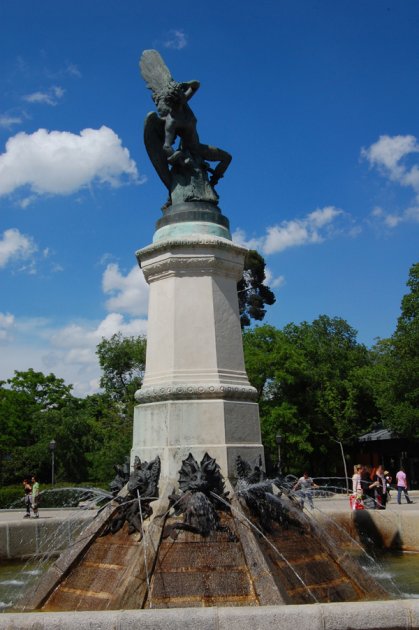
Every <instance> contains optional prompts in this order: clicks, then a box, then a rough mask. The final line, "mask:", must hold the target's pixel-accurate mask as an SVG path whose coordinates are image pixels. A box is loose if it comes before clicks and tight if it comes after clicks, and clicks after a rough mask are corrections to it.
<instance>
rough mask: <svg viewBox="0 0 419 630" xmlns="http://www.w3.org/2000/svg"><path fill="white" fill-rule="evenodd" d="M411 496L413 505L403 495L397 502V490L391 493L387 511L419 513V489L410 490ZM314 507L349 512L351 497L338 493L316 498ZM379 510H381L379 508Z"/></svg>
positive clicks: (328, 510) (329, 510) (327, 510)
mask: <svg viewBox="0 0 419 630" xmlns="http://www.w3.org/2000/svg"><path fill="white" fill-rule="evenodd" d="M409 497H410V498H411V500H412V501H413V505H409V504H408V503H406V500H405V498H404V497H403V496H402V503H401V505H398V503H397V492H394V490H393V492H392V493H391V499H390V503H388V504H387V508H386V512H415V513H418V515H419V490H410V491H409ZM314 507H315V508H318V509H319V510H322V511H323V512H328V513H330V512H346V511H348V512H349V499H348V497H347V496H346V495H344V494H336V495H335V496H334V497H332V498H328V499H320V498H318V499H314ZM378 511H379V512H380V511H381V510H378Z"/></svg>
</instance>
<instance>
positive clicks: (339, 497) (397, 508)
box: [0, 490, 419, 524]
mask: <svg viewBox="0 0 419 630" xmlns="http://www.w3.org/2000/svg"><path fill="white" fill-rule="evenodd" d="M409 496H410V498H411V499H412V501H413V502H414V503H413V505H409V504H408V503H406V501H405V499H404V497H402V503H401V505H398V504H397V493H396V492H394V491H393V492H392V498H391V500H390V503H388V505H387V512H415V513H418V515H419V490H411V491H410V492H409ZM314 507H315V509H318V510H321V511H322V512H326V513H331V512H334V513H336V512H349V511H350V510H349V499H348V497H347V496H346V495H344V494H336V495H334V496H333V497H331V498H315V499H314ZM93 514H94V510H83V509H81V508H73V509H66V508H60V509H56V510H54V509H52V508H48V509H44V510H42V509H40V510H39V519H38V520H39V521H41V520H45V519H48V520H50V519H62V520H65V519H67V518H68V517H70V516H72V517H74V516H76V515H77V516H79V517H80V518H92V516H93ZM23 516H24V511H23V510H0V524H1V523H11V522H18V521H19V522H20V521H21V520H22V519H23ZM32 519H33V517H31V520H32ZM25 520H28V519H25Z"/></svg>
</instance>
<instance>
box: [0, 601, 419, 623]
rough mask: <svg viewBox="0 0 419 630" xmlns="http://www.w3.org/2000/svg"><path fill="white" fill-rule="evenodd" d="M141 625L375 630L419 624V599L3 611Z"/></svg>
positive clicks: (16, 617) (49, 619) (53, 619)
mask: <svg viewBox="0 0 419 630" xmlns="http://www.w3.org/2000/svg"><path fill="white" fill-rule="evenodd" d="M35 624H36V628H37V630H44V628H45V629H48V630H73V629H74V628H77V629H79V628H91V629H92V630H93V628H100V629H101V630H114V629H115V628H124V629H125V630H129V628H133V629H134V628H141V629H142V630H155V629H156V628H159V630H166V628H167V630H169V629H170V630H177V629H178V628H179V630H196V629H197V628H200V630H243V628H244V627H246V628H251V629H255V630H256V629H257V630H265V628H266V630H271V628H275V627H277V628H281V630H300V629H301V630H302V629H305V628H310V630H332V629H336V628H340V629H342V630H343V629H346V628H351V629H353V630H361V629H362V630H370V629H371V630H373V629H374V630H375V629H378V628H380V629H383V630H385V629H388V630H390V629H394V628H398V629H401V628H406V629H411V628H412V629H413V628H418V627H419V600H395V601H376V602H361V603H335V604H311V605H308V606H293V605H291V606H263V607H250V606H249V607H248V606H246V607H242V608H236V607H234V608H230V607H228V608H227V607H213V608H177V609H156V610H118V611H100V612H97V611H96V612H63V613H40V612H37V613H33V614H30V613H29V614H28V613H16V614H15V613H11V614H5V615H2V616H0V628H4V629H7V630H12V629H13V630H15V629H16V628H19V630H26V629H29V628H30V629H33V628H34V627H35Z"/></svg>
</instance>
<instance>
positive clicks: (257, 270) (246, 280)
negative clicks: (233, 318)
mask: <svg viewBox="0 0 419 630" xmlns="http://www.w3.org/2000/svg"><path fill="white" fill-rule="evenodd" d="M265 267H266V264H265V261H264V259H263V258H262V256H261V255H260V254H258V252H257V251H255V250H253V249H250V250H249V251H248V252H247V254H246V257H245V261H244V270H243V277H242V279H241V280H240V281H239V282H238V283H237V293H238V297H239V310H240V324H241V327H242V329H243V328H245V327H246V326H250V320H251V319H254V320H256V321H262V320H263V318H264V317H265V314H266V309H265V308H264V307H265V306H266V305H268V306H271V305H272V304H274V303H275V295H274V294H273V292H272V291H271V289H270V288H269V287H268V286H267V285H266V284H265V280H266V275H265Z"/></svg>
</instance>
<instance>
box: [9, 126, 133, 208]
mask: <svg viewBox="0 0 419 630" xmlns="http://www.w3.org/2000/svg"><path fill="white" fill-rule="evenodd" d="M123 176H126V177H127V178H128V179H130V180H131V181H134V182H137V181H138V173H137V168H136V165H135V162H134V161H133V160H132V159H131V158H130V155H129V151H128V149H125V148H124V147H123V146H122V143H121V140H120V139H119V137H118V136H117V135H116V134H115V132H114V131H112V129H109V128H108V127H104V126H103V127H101V128H100V129H83V130H82V131H81V132H80V135H77V134H74V133H70V132H68V131H51V132H48V131H47V130H46V129H39V130H38V131H36V132H35V133H33V134H27V133H23V132H22V133H18V134H17V135H15V136H13V137H11V138H9V140H8V141H7V143H6V152H5V153H3V154H1V155H0V195H7V194H10V193H12V192H13V191H15V190H17V189H19V188H20V187H22V186H29V187H30V189H31V191H32V193H35V194H38V195H41V194H55V195H69V194H72V193H74V192H76V191H78V190H80V189H81V188H84V187H86V186H89V185H91V184H92V183H94V182H99V183H101V184H102V183H107V184H110V185H111V186H118V185H120V184H121V183H122V181H123ZM27 199H29V200H30V197H27Z"/></svg>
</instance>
